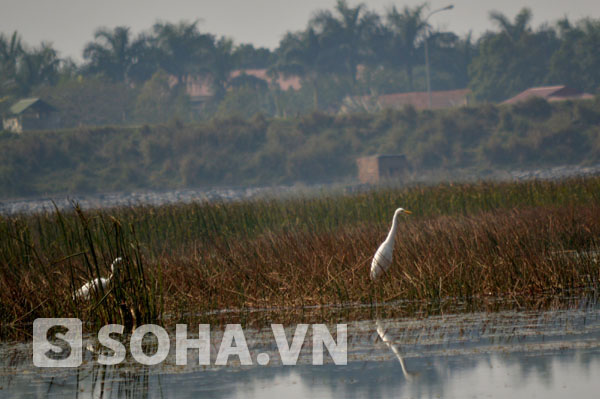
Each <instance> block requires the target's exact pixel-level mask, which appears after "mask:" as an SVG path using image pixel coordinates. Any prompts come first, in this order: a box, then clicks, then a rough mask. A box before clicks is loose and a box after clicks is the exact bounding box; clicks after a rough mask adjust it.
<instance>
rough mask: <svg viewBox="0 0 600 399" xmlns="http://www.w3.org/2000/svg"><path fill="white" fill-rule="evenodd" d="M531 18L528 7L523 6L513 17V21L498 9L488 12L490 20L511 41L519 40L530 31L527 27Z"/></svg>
mask: <svg viewBox="0 0 600 399" xmlns="http://www.w3.org/2000/svg"><path fill="white" fill-rule="evenodd" d="M531 18H532V14H531V10H530V9H529V8H523V9H522V10H521V11H520V12H519V13H518V14H517V16H516V17H515V21H514V23H513V22H511V21H510V20H509V19H508V17H507V16H506V15H504V14H502V13H501V12H499V11H492V12H490V20H492V22H495V23H496V24H497V25H498V26H499V27H500V29H501V30H502V32H503V33H504V34H506V35H507V36H508V38H509V39H510V40H511V41H512V42H517V41H519V39H520V38H521V37H522V36H523V35H524V34H525V33H531V28H530V27H529V24H530V22H531Z"/></svg>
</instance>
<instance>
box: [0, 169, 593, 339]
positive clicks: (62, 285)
mask: <svg viewBox="0 0 600 399" xmlns="http://www.w3.org/2000/svg"><path fill="white" fill-rule="evenodd" d="M598 193H600V178H588V179H572V180H565V181H561V182H535V181H533V182H526V183H478V184H459V185H448V184H444V185H438V186H434V187H412V188H406V189H381V190H375V191H370V192H366V193H359V194H348V195H338V196H330V197H326V196H324V197H320V198H314V199H289V200H281V201H275V200H262V201H243V202H232V203H195V204H188V205H175V206H173V205H171V206H161V207H147V206H136V207H129V208H115V209H107V210H100V211H82V210H81V209H79V208H77V207H75V208H74V210H73V211H72V212H66V213H61V212H59V211H58V210H56V211H55V212H53V213H44V214H35V215H20V216H11V217H0V237H1V240H0V287H1V289H0V322H1V323H2V326H3V327H4V328H3V332H4V333H6V332H7V331H13V330H14V331H19V330H20V329H22V327H23V326H26V325H28V323H30V322H31V321H32V320H34V319H35V318H37V317H79V318H81V319H83V320H86V321H87V322H88V326H89V325H91V327H90V328H94V326H98V325H101V324H106V323H109V322H118V323H120V324H124V325H126V326H130V327H133V326H134V325H136V324H142V323H147V322H152V321H158V320H160V321H161V322H162V323H163V324H169V323H172V324H175V323H176V322H180V321H183V322H191V321H192V320H194V321H196V320H197V321H205V322H211V323H219V322H228V321H231V320H232V319H233V318H238V321H242V322H244V321H246V320H243V317H242V320H239V317H240V316H239V315H240V314H244V313H243V310H248V309H255V308H263V309H273V308H276V309H280V311H279V312H275V313H274V314H272V315H273V317H278V318H282V317H283V318H284V317H286V316H289V315H290V314H291V313H292V312H295V313H298V312H300V313H302V312H303V311H304V309H307V308H310V307H315V306H316V307H317V308H318V309H327V307H319V305H332V304H333V305H336V304H337V305H341V304H348V303H353V304H366V305H369V304H373V303H376V302H383V301H393V300H397V299H409V300H423V301H438V302H439V301H447V298H455V299H457V300H458V299H460V300H461V301H464V300H466V301H470V300H474V298H485V297H498V296H503V297H507V296H508V297H512V298H515V300H518V298H526V299H528V300H530V299H531V298H532V297H533V298H534V297H539V296H542V295H548V294H551V295H552V294H558V293H561V292H564V291H566V290H570V289H573V288H577V287H586V288H591V289H592V290H593V289H595V287H597V285H598V281H599V279H600V264H599V258H600V254H599V253H598V252H597V251H598V250H599V242H598V240H599V237H600V223H599V221H600V201H599V198H598V195H599V194H598ZM398 206H403V207H405V208H408V209H410V210H412V211H413V212H414V214H413V215H412V216H410V217H406V218H404V219H403V220H402V223H401V227H400V229H399V233H398V241H397V243H398V244H397V247H396V252H395V258H394V264H393V266H392V268H391V269H390V272H389V273H388V275H387V276H385V278H383V279H382V280H381V281H378V282H376V283H373V282H371V281H370V280H369V279H368V268H369V266H370V261H371V257H372V255H373V253H374V252H375V249H376V248H377V246H378V245H379V243H380V242H381V241H382V239H383V238H384V237H385V235H386V233H387V229H388V228H389V224H390V219H391V215H392V214H393V211H394V210H395V208H396V207H398ZM118 256H120V257H123V259H124V262H123V264H122V265H121V267H119V268H118V270H117V272H116V273H115V277H114V279H113V280H112V282H111V284H109V285H108V286H107V287H106V290H98V291H97V292H94V295H93V296H92V298H91V299H90V300H89V301H82V300H75V299H74V298H73V297H72V294H73V292H74V291H75V290H76V289H77V288H78V287H79V286H81V284H83V283H84V282H85V281H88V280H91V279H93V278H97V277H106V276H108V274H109V273H110V270H109V265H110V263H111V262H112V260H113V259H114V258H116V257H118ZM222 309H230V310H237V311H241V312H240V313H236V314H235V316H234V315H233V314H232V313H227V312H219V310H222ZM323 312H325V313H324V314H323V316H324V317H327V312H328V311H327V310H324V311H323ZM23 331H27V329H25V330H23Z"/></svg>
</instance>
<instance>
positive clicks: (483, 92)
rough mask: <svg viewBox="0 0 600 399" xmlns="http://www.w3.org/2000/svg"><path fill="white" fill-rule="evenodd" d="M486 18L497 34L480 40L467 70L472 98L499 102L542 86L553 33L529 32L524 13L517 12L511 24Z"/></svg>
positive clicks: (555, 41) (493, 15) (493, 16)
mask: <svg viewBox="0 0 600 399" xmlns="http://www.w3.org/2000/svg"><path fill="white" fill-rule="evenodd" d="M490 18H491V19H492V20H493V21H497V23H498V25H499V27H500V29H501V30H500V32H497V33H494V32H488V33H487V34H485V35H484V36H483V37H482V38H481V39H480V41H479V43H478V50H479V52H478V54H477V56H475V57H474V58H473V62H472V63H471V65H470V66H469V78H470V83H469V86H470V87H471V89H472V90H473V93H474V94H475V96H476V98H478V99H480V100H487V101H502V100H505V99H507V98H509V97H510V96H513V95H515V94H517V93H519V92H520V91H523V90H525V89H527V88H529V87H532V86H535V85H539V84H543V83H544V82H545V79H546V76H547V75H548V70H549V60H550V58H551V56H552V54H553V53H554V52H555V51H556V49H557V48H558V44H559V41H558V39H557V37H556V32H555V31H554V30H552V29H549V28H546V27H542V28H541V29H539V30H538V31H537V32H533V31H532V30H531V28H530V27H529V26H528V24H529V21H530V19H531V12H530V11H529V10H528V9H523V10H521V12H520V13H519V14H518V15H517V16H516V17H515V21H514V23H511V22H510V21H509V20H508V19H507V18H506V17H504V16H502V15H501V14H499V13H491V14H490Z"/></svg>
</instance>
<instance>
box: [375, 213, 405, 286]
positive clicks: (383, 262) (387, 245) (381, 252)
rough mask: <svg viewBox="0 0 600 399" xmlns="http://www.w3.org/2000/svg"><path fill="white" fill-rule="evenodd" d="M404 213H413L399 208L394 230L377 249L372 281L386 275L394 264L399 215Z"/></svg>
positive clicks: (393, 220) (395, 217)
mask: <svg viewBox="0 0 600 399" xmlns="http://www.w3.org/2000/svg"><path fill="white" fill-rule="evenodd" d="M402 213H406V214H408V215H410V214H411V213H412V212H410V211H407V210H406V209H404V208H398V209H396V212H394V218H393V219H392V228H391V229H390V232H389V233H388V235H387V238H386V239H385V241H384V242H382V243H381V245H380V246H379V248H377V252H375V256H373V261H372V262H371V280H376V279H377V278H378V277H379V276H380V275H381V274H382V273H385V272H386V271H387V270H388V269H389V267H390V265H391V264H392V257H393V254H394V240H395V238H396V230H397V229H398V215H400V214H402Z"/></svg>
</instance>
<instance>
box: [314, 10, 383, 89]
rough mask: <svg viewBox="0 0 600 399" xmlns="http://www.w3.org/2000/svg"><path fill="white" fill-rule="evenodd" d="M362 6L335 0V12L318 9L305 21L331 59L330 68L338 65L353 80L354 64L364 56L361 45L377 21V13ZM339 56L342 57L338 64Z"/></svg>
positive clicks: (354, 78) (354, 73)
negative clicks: (319, 39)
mask: <svg viewBox="0 0 600 399" xmlns="http://www.w3.org/2000/svg"><path fill="white" fill-rule="evenodd" d="M365 7H366V6H365V5H364V4H362V3H361V4H359V5H357V6H356V7H350V6H348V2H347V1H346V0H337V3H336V6H335V11H337V15H333V14H332V13H331V12H330V11H328V10H326V11H320V12H318V13H317V14H316V15H315V16H314V17H313V18H312V19H311V21H310V23H309V27H310V28H312V29H314V30H315V31H316V32H317V33H318V35H319V36H320V37H321V42H322V44H323V46H324V47H325V48H326V49H327V55H328V56H329V58H330V59H331V60H330V61H329V64H330V65H331V67H332V71H331V72H337V71H338V70H340V69H341V72H345V73H347V74H348V75H349V76H350V77H351V79H352V81H353V82H354V81H355V80H356V70H357V66H358V64H359V63H360V62H361V61H363V60H364V59H365V58H366V55H365V54H364V51H363V49H364V48H365V46H364V44H365V43H366V42H367V36H368V34H369V32H371V31H373V30H374V29H375V28H376V26H377V25H378V23H379V17H378V16H377V15H376V14H375V13H372V12H368V11H366V9H365ZM340 60H343V62H342V63H341V65H340ZM340 66H341V68H340Z"/></svg>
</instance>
